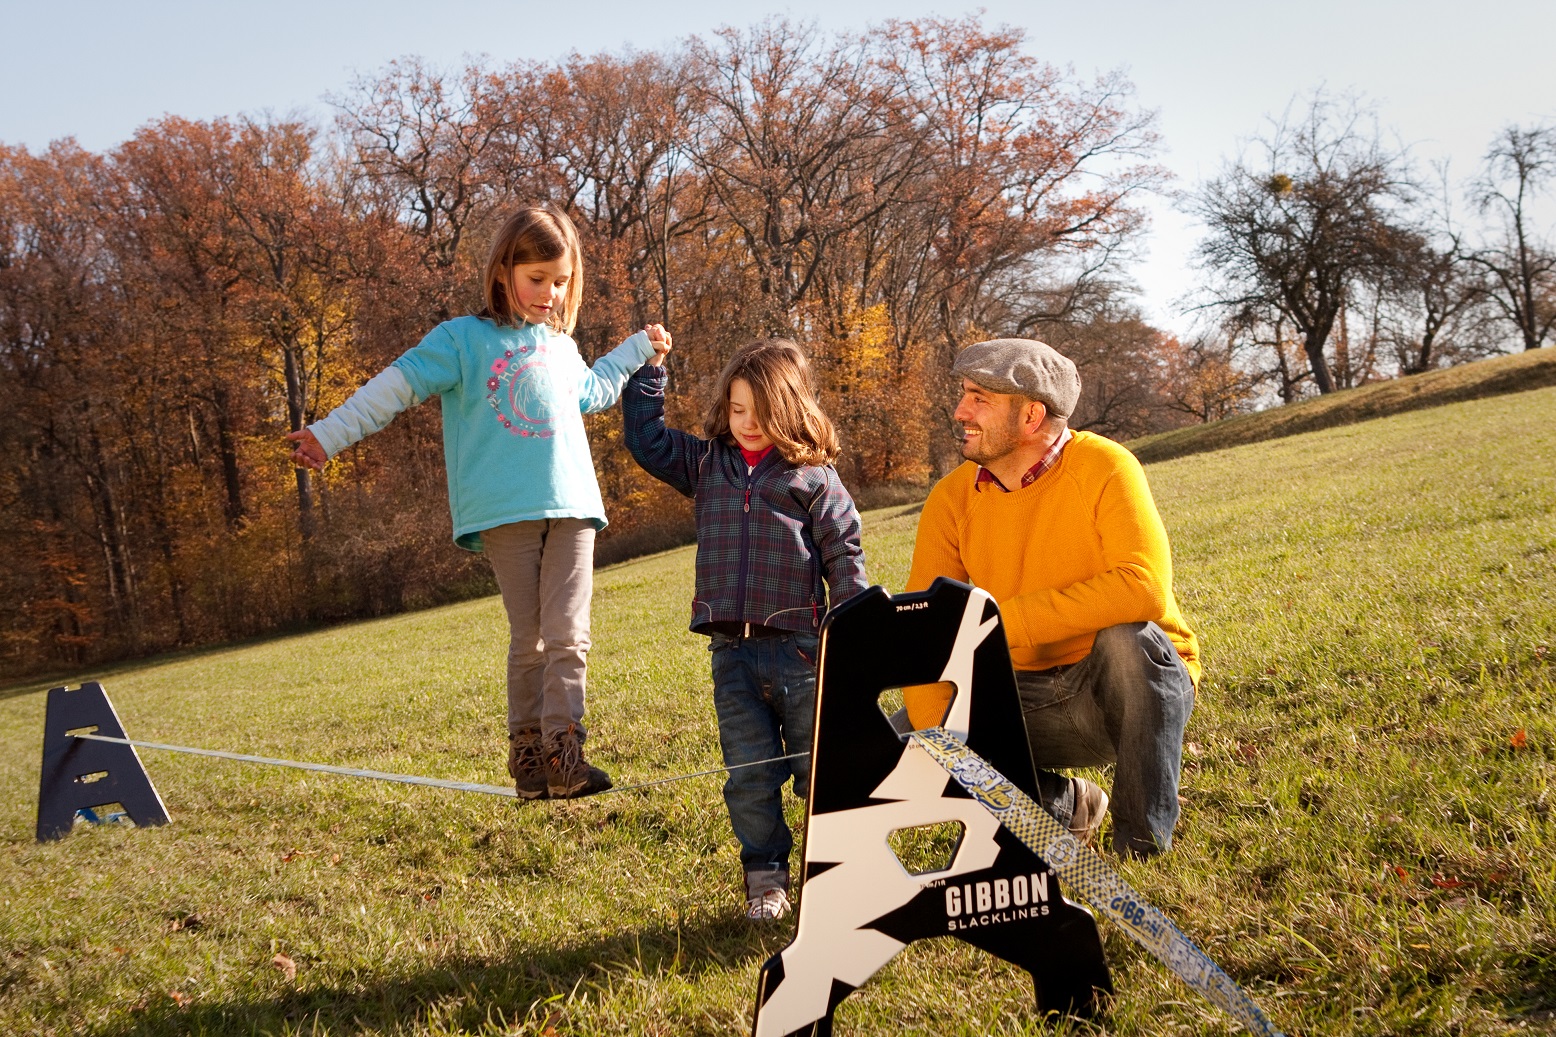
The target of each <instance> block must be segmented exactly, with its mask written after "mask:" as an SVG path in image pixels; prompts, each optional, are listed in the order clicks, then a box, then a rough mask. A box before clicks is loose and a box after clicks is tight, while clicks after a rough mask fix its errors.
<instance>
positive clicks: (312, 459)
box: [286, 429, 330, 471]
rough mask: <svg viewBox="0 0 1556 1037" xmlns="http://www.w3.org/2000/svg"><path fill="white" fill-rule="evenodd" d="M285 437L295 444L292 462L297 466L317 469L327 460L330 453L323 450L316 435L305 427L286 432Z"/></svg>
mask: <svg viewBox="0 0 1556 1037" xmlns="http://www.w3.org/2000/svg"><path fill="white" fill-rule="evenodd" d="M286 438H287V439H289V440H291V441H292V442H293V443H295V444H297V445H296V446H295V447H294V448H293V449H292V463H293V464H294V465H296V466H297V467H299V468H312V469H313V470H314V471H319V470H320V469H322V468H323V467H324V466H325V464H326V463H327V462H328V461H329V459H330V455H329V454H326V453H325V452H324V447H323V445H322V444H320V442H319V439H318V437H317V436H315V435H314V434H313V433H312V432H309V431H308V430H307V429H298V430H297V431H296V432H288V433H287V434H286Z"/></svg>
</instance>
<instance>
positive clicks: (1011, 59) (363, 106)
mask: <svg viewBox="0 0 1556 1037" xmlns="http://www.w3.org/2000/svg"><path fill="white" fill-rule="evenodd" d="M331 103H332V105H333V107H334V109H335V112H336V118H335V120H334V123H333V125H331V126H328V127H321V126H317V125H311V124H309V123H307V122H303V121H295V120H287V119H250V118H237V119H230V120H227V119H218V120H214V121H210V122H193V121H189V120H185V119H180V118H176V117H169V118H165V119H163V120H161V121H158V122H155V123H152V124H150V125H147V126H145V127H144V128H142V129H141V130H140V131H139V132H138V133H136V134H135V136H134V137H133V138H131V139H130V140H128V141H126V142H125V143H124V144H122V145H121V146H119V147H117V148H114V149H112V150H110V151H108V152H105V153H93V152H89V151H86V150H83V149H82V148H80V147H78V146H76V145H75V144H74V143H73V142H71V141H68V140H67V141H62V142H58V143H56V144H54V145H52V146H50V147H49V148H48V149H47V150H45V151H43V152H42V153H38V154H33V153H30V152H29V151H28V150H26V149H24V148H17V147H0V365H3V374H0V456H3V458H4V460H3V462H0V516H3V517H0V536H3V537H4V540H5V542H6V543H7V544H8V545H9V547H10V551H9V558H8V560H7V564H6V565H5V567H4V568H3V570H0V571H3V574H4V575H3V576H0V629H3V643H0V665H3V667H4V669H5V670H6V671H8V672H13V673H15V672H20V671H25V670H29V669H37V668H40V667H49V666H58V665H67V664H68V665H78V664H81V663H86V662H91V661H96V660H102V659H107V658H113V657H119V656H124V655H130V654H144V653H147V652H151V651H155V650H159V649H163V648H168V647H173V646H179V645H191V644H200V643H209V642H213V641H220V640H226V639H231V638H238V637H244V636H249V635H255V634H260V633H264V632H267V631H273V630H277V629H284V628H287V627H289V626H295V625H299V624H305V623H309V622H316V621H319V620H324V619H331V618H340V617H348V616H362V615H372V614H380V613H385V612H390V611H394V610H398V609H403V608H406V607H410V606H415V605H419V604H426V603H431V602H436V601H440V600H446V599H449V598H451V597H455V596H459V595H462V594H468V593H472V592H474V591H476V590H478V589H484V588H486V587H487V586H488V585H489V584H488V580H489V577H488V574H487V571H486V569H485V567H484V565H482V564H481V563H480V562H479V561H477V560H473V559H472V558H471V557H469V556H466V555H464V554H463V553H462V552H460V551H458V550H457V549H455V548H454V547H453V546H452V544H451V543H450V540H449V528H448V524H449V523H448V516H447V507H446V503H445V488H444V476H443V466H442V456H441V450H440V448H439V435H438V416H437V407H436V404H429V405H426V406H423V407H420V408H416V409H415V410H413V411H412V412H409V413H407V414H406V415H404V416H403V417H402V418H401V419H400V420H399V421H397V422H396V423H395V424H394V425H393V426H392V427H391V428H390V429H389V430H386V431H385V432H384V433H382V434H380V435H378V436H374V437H372V438H371V439H369V440H367V441H365V442H364V443H362V444H361V445H359V446H358V447H357V448H355V449H353V450H352V451H350V452H348V453H347V454H346V455H344V456H343V457H342V458H341V459H340V460H338V461H337V462H336V463H335V464H333V465H332V466H331V467H330V469H329V470H327V471H326V472H325V473H324V474H323V476H322V477H317V476H312V475H310V473H308V472H305V471H294V470H293V469H292V468H291V466H290V465H289V464H288V463H287V462H286V461H285V460H284V456H285V455H284V451H283V448H282V443H281V439H280V437H281V434H282V433H283V432H285V431H287V430H289V429H295V428H297V427H299V426H300V425H302V424H305V423H307V422H310V421H312V420H314V419H316V418H317V417H320V416H322V415H323V414H324V413H326V412H328V410H329V409H330V408H331V407H333V406H335V405H336V404H338V403H339V402H340V401H341V400H343V399H344V398H345V397H346V396H347V395H348V394H349V393H350V392H351V391H352V390H353V389H355V388H356V386H358V385H359V384H360V383H361V382H362V381H364V380H365V379H366V378H367V377H369V376H371V375H372V374H373V373H374V372H375V371H377V370H378V369H380V368H381V367H382V366H383V365H385V364H387V363H388V362H390V361H391V360H392V359H393V358H394V357H395V356H397V355H398V354H399V353H400V352H401V351H403V350H404V349H406V348H407V347H409V346H410V345H413V344H414V343H415V342H417V341H418V340H419V339H420V338H421V336H422V335H423V334H425V333H426V332H427V331H428V330H429V329H430V328H431V327H432V326H433V325H435V324H436V323H437V322H439V321H441V320H445V319H447V318H449V317H452V316H458V315H461V314H465V313H468V312H471V311H472V309H474V308H475V307H476V306H477V304H478V303H477V290H478V285H477V276H478V270H479V267H480V264H481V262H482V260H483V259H484V249H485V247H486V244H487V241H488V238H489V235H490V232H491V231H492V229H493V228H494V226H495V224H496V223H497V222H498V221H499V220H500V219H501V218H502V217H503V215H504V214H505V213H506V212H507V211H509V210H510V209H511V208H512V207H513V206H515V205H517V204H522V203H531V202H544V203H547V204H550V205H553V206H557V207H560V208H563V209H566V210H567V211H568V212H569V213H570V214H571V215H572V216H573V218H574V219H575V221H576V222H577V223H578V225H579V227H580V228H581V230H582V233H583V238H584V247H585V253H586V255H585V269H586V282H585V299H584V307H583V312H582V318H581V320H580V323H579V327H578V331H577V334H576V337H577V339H578V341H579V343H580V346H581V347H582V349H583V351H584V353H585V355H586V356H588V355H595V354H598V353H599V352H601V351H603V350H605V349H608V348H609V347H611V346H613V345H614V344H615V343H616V342H617V341H619V340H620V339H621V338H623V337H624V336H625V335H627V334H628V333H630V332H631V331H632V330H634V329H635V328H637V327H639V326H641V325H642V324H643V323H645V322H647V321H659V320H662V321H664V322H665V323H666V324H667V325H669V326H670V327H671V328H672V329H673V330H674V332H675V335H676V342H677V347H678V348H677V351H676V353H675V354H674V355H673V357H672V358H671V366H672V375H673V379H674V381H673V390H674V392H673V395H674V399H673V404H672V406H673V413H672V418H673V419H675V420H678V421H681V422H684V423H692V422H694V421H695V416H696V415H697V414H699V413H700V411H701V409H702V406H703V394H704V393H705V392H706V390H707V386H708V385H709V384H711V381H712V378H713V375H714V374H715V373H716V371H717V369H718V367H719V366H720V364H721V362H722V360H723V358H724V357H725V356H727V354H728V352H729V351H730V349H732V348H733V347H734V346H735V345H737V344H739V343H740V342H741V341H743V340H746V339H748V338H750V337H753V336H756V335H762V334H771V333H782V334H787V335H792V336H794V337H796V338H798V339H799V340H800V341H802V342H803V343H804V344H805V345H806V347H807V348H808V349H809V351H810V352H811V354H812V356H813V357H814V360H815V364H816V368H817V370H818V375H819V378H820V380H821V382H822V389H823V395H824V397H825V400H826V403H827V405H828V406H829V408H830V410H831V413H832V414H833V416H834V418H835V419H836V420H837V423H838V425H839V426H840V431H841V432H842V435H843V437H844V439H845V442H846V455H845V457H844V458H843V460H842V462H841V465H840V468H841V471H842V474H843V476H844V478H845V479H846V480H847V481H848V482H849V483H850V485H852V486H853V487H855V488H856V489H861V490H867V489H868V488H870V487H874V486H881V485H891V484H900V483H908V484H923V483H924V482H925V481H927V480H928V479H929V477H930V476H931V475H933V474H935V473H937V472H939V471H941V470H943V469H945V468H946V467H947V466H948V465H949V464H950V463H951V461H952V459H953V458H954V444H953V443H952V442H951V440H950V437H949V435H948V428H949V411H950V409H951V407H952V405H953V403H954V396H953V395H952V394H951V393H950V392H949V389H948V386H947V384H946V371H947V369H948V368H949V365H950V358H951V357H952V356H953V355H954V354H955V352H956V351H957V350H958V349H959V348H960V347H961V346H962V345H964V344H966V343H968V342H971V341H975V340H977V339H979V338H983V337H987V336H989V335H994V334H1041V335H1045V336H1047V337H1048V338H1050V339H1051V340H1053V341H1055V342H1056V344H1060V345H1061V346H1063V347H1064V348H1068V349H1071V350H1073V351H1074V352H1075V355H1076V356H1077V359H1078V360H1080V361H1081V362H1082V364H1083V366H1085V367H1086V369H1087V383H1088V387H1089V388H1088V393H1089V395H1088V398H1087V402H1086V407H1087V410H1086V411H1085V412H1084V414H1083V415H1082V416H1081V419H1080V420H1081V421H1082V422H1083V423H1087V424H1089V425H1090V426H1091V427H1095V428H1099V429H1101V430H1103V431H1107V432H1110V433H1112V434H1114V435H1122V436H1127V435H1130V434H1134V433H1137V432H1140V431H1145V430H1148V429H1149V428H1152V427H1160V426H1161V425H1162V424H1164V423H1166V424H1171V423H1173V422H1174V421H1177V420H1181V419H1180V418H1174V417H1172V416H1170V412H1169V408H1168V405H1167V403H1166V398H1165V397H1164V396H1163V395H1162V394H1161V393H1160V392H1159V381H1160V378H1159V376H1160V372H1161V369H1162V364H1163V360H1162V358H1163V356H1164V355H1165V353H1164V351H1165V350H1168V349H1169V348H1170V346H1171V345H1172V343H1171V342H1170V340H1168V339H1167V338H1166V337H1165V336H1162V335H1161V334H1160V333H1158V332H1157V331H1156V330H1155V329H1152V328H1150V327H1149V326H1147V325H1146V324H1144V322H1142V321H1141V320H1140V319H1139V316H1138V314H1137V313H1136V312H1134V311H1133V310H1132V309H1131V308H1130V307H1129V305H1128V304H1127V301H1126V298H1125V296H1124V294H1123V293H1122V292H1121V290H1120V289H1119V286H1118V284H1117V282H1116V280H1115V277H1116V275H1115V271H1114V267H1115V265H1116V264H1115V262H1114V259H1115V257H1116V256H1117V255H1118V253H1119V251H1120V249H1122V248H1124V247H1125V246H1126V245H1127V243H1128V242H1129V240H1130V238H1131V235H1132V234H1134V233H1135V232H1136V231H1137V230H1138V229H1139V226H1140V215H1139V213H1138V211H1137V209H1136V208H1135V207H1134V200H1135V198H1136V197H1137V194H1138V192H1140V191H1142V190H1144V189H1148V188H1151V187H1154V186H1156V185H1158V184H1159V183H1160V182H1161V181H1162V179H1163V174H1162V173H1161V171H1160V170H1159V169H1158V168H1157V167H1156V166H1155V165H1153V164H1152V162H1151V155H1152V152H1153V149H1154V147H1155V144H1156V140H1155V135H1154V132H1153V129H1152V117H1151V115H1150V114H1149V113H1146V112H1144V111H1142V110H1141V109H1139V108H1138V107H1137V106H1136V105H1135V103H1134V101H1133V99H1132V97H1131V91H1130V87H1129V85H1128V84H1127V83H1126V82H1125V81H1124V80H1122V79H1121V78H1119V77H1117V76H1113V77H1104V78H1101V79H1097V80H1082V79H1078V78H1075V77H1073V76H1070V75H1067V74H1064V73H1061V72H1060V71H1058V70H1056V69H1054V68H1052V67H1050V66H1048V65H1045V64H1043V63H1041V62H1039V61H1037V60H1036V59H1034V58H1033V57H1032V56H1031V55H1030V54H1028V53H1027V51H1026V49H1025V46H1024V43H1023V40H1022V37H1021V34H1020V33H1018V32H1016V31H1012V30H1006V29H999V30H991V29H988V28H986V27H984V26H983V25H982V24H981V23H980V22H979V20H977V19H976V18H971V19H961V20H937V19H927V20H923V21H917V22H892V23H888V24H886V25H884V26H882V27H880V28H878V29H875V30H871V31H869V32H866V33H864V34H861V35H857V36H846V37H830V36H825V35H823V34H820V33H818V32H817V31H815V30H814V29H810V28H806V27H803V26H796V25H793V24H791V23H788V22H783V21H772V22H767V23H764V24H762V25H758V26H756V27H754V28H752V29H750V30H746V31H735V30H727V31H722V32H719V33H716V34H713V35H711V36H709V37H706V38H702V39H693V40H691V41H689V42H688V43H686V44H685V45H684V46H682V47H680V48H677V49H675V50H674V51H670V52H641V53H640V52H632V53H625V54H600V55H594V56H587V57H585V56H577V55H575V56H573V57H570V58H568V59H566V60H563V61H559V62H551V63H548V62H524V63H519V64H514V65H508V66H503V67H494V66H491V65H488V64H483V63H472V64H470V65H469V66H468V67H465V68H461V69H457V70H454V71H445V70H437V69H433V68H429V67H427V66H425V65H424V64H422V63H420V62H418V61H416V60H404V61H399V62H395V63H392V64H390V65H389V66H387V67H386V68H385V69H383V70H382V71H381V72H380V73H379V74H377V75H375V76H371V77H367V78H364V79H362V80H361V81H358V82H356V83H354V84H352V85H351V86H350V87H349V88H348V89H347V90H345V91H344V92H343V93H341V94H340V95H339V96H336V97H333V98H331ZM591 420H592V425H591V436H592V439H593V443H594V454H595V458H596V463H597V465H598V469H599V475H600V481H601V485H602V488H603V490H604V492H605V496H606V500H607V503H608V507H609V511H610V515H611V517H612V525H611V527H610V529H609V530H608V531H607V537H606V538H605V540H603V541H602V546H601V553H602V556H608V555H609V553H610V552H612V551H614V552H617V553H618V554H619V553H620V552H622V551H624V550H626V549H628V548H629V547H631V546H634V545H637V546H649V545H653V544H656V543H662V542H665V538H666V537H667V536H668V535H671V534H672V533H674V532H676V531H679V530H682V529H684V527H685V522H686V509H685V506H684V504H683V503H682V502H680V501H679V499H678V498H675V497H674V496H673V495H671V494H669V493H668V492H667V491H665V490H663V489H662V488H660V487H658V486H657V485H656V484H654V483H653V482H652V481H651V480H649V479H647V478H645V477H643V476H642V475H641V473H640V472H639V471H638V470H637V469H636V467H635V466H634V465H633V464H632V462H631V461H630V459H629V458H628V456H627V454H626V453H625V451H624V450H623V449H622V448H621V446H620V442H619V440H620V434H619V418H618V417H617V415H615V414H608V415H603V416H600V417H598V418H596V419H591Z"/></svg>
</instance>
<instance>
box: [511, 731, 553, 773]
mask: <svg viewBox="0 0 1556 1037" xmlns="http://www.w3.org/2000/svg"><path fill="white" fill-rule="evenodd" d="M513 753H514V759H516V760H517V761H518V763H519V766H520V767H522V768H524V769H525V770H537V769H539V768H541V767H544V766H545V763H546V756H545V753H544V752H542V751H541V748H540V739H539V738H520V739H514V742H513Z"/></svg>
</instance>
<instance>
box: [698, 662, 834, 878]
mask: <svg viewBox="0 0 1556 1037" xmlns="http://www.w3.org/2000/svg"><path fill="white" fill-rule="evenodd" d="M816 648H817V638H816V636H815V635H814V634H800V633H795V634H784V635H783V636H781V637H729V636H727V635H724V634H714V635H713V641H712V643H711V644H709V645H708V650H709V651H710V652H712V653H713V708H714V710H715V711H716V712H717V713H718V718H719V747H720V748H721V749H722V750H723V752H724V765H725V766H726V767H733V766H735V765H737V764H742V763H752V762H754V761H756V760H771V759H773V758H775V757H779V756H787V755H788V754H790V753H808V752H810V749H811V744H810V743H811V727H812V725H813V724H814V723H815V715H816ZM790 775H793V776H794V794H795V795H796V796H799V797H800V798H801V799H803V798H805V796H806V795H808V794H809V791H810V757H809V756H803V757H801V758H799V759H797V760H780V761H779V762H776V763H767V764H763V765H761V766H758V767H741V768H740V769H739V770H732V771H730V772H729V778H728V780H726V781H725V782H724V804H725V806H727V807H728V808H729V820H730V824H731V825H732V826H733V827H734V829H735V838H736V839H738V840H740V863H741V864H742V865H743V866H744V868H745V870H746V871H788V869H789V853H790V851H791V850H793V848H794V837H793V836H792V835H791V834H790V833H789V826H788V824H787V822H785V821H784V819H783V785H784V782H786V781H788V780H789V776H790Z"/></svg>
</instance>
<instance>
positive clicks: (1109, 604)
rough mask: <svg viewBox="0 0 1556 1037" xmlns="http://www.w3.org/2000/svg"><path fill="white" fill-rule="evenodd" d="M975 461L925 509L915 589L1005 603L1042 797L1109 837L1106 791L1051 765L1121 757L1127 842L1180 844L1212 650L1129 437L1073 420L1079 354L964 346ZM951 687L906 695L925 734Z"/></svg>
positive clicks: (1075, 823)
mask: <svg viewBox="0 0 1556 1037" xmlns="http://www.w3.org/2000/svg"><path fill="white" fill-rule="evenodd" d="M953 372H954V373H955V374H957V375H960V376H961V379H962V398H961V402H960V403H959V404H958V405H957V408H956V414H955V418H956V420H957V421H958V422H959V423H960V424H961V426H962V429H963V438H962V456H963V457H965V458H967V459H968V460H969V461H971V462H973V463H972V464H964V465H962V466H961V467H959V468H957V469H956V470H955V471H953V472H952V473H951V474H949V475H947V476H946V477H945V478H944V479H941V480H940V482H939V483H937V484H936V485H935V488H934V490H933V491H931V493H930V495H929V499H928V500H927V501H926V502H925V504H924V511H923V515H922V516H921V517H920V519H919V526H918V539H917V541H916V542H915V544H914V547H913V569H912V573H911V575H910V576H909V578H908V586H907V589H908V590H910V591H916V590H923V589H925V588H927V587H928V586H929V585H930V583H931V582H933V580H934V578H935V577H937V576H949V577H951V578H952V579H956V580H962V581H965V582H968V583H972V584H974V585H976V586H978V587H981V588H982V589H984V590H986V591H988V592H989V593H990V594H991V595H993V597H994V600H995V601H997V602H998V603H999V606H1000V612H1001V615H1002V617H1003V619H1004V623H1005V636H1006V638H1007V639H1008V640H1009V642H1010V658H1011V663H1012V664H1013V665H1014V667H1015V670H1016V684H1017V687H1018V688H1019V690H1020V694H1021V708H1022V712H1023V714H1024V716H1025V719H1026V727H1027V739H1028V741H1030V742H1031V745H1032V760H1033V762H1034V763H1035V764H1036V765H1037V767H1038V788H1039V791H1040V794H1041V796H1042V800H1043V806H1044V807H1045V808H1046V809H1047V810H1048V811H1049V812H1050V813H1051V814H1053V815H1054V817H1055V818H1057V819H1058V820H1059V821H1060V822H1061V823H1064V824H1068V825H1069V827H1070V831H1071V832H1073V833H1074V834H1075V835H1076V836H1077V837H1078V838H1081V839H1083V840H1089V839H1090V838H1092V837H1093V836H1095V834H1096V831H1097V829H1098V827H1099V826H1100V825H1101V823H1102V817H1103V814H1104V813H1105V812H1106V810H1107V806H1108V797H1107V795H1106V794H1104V793H1103V791H1102V790H1101V789H1100V788H1098V787H1097V786H1096V785H1094V784H1092V783H1091V782H1089V781H1085V780H1084V779H1081V778H1066V777H1063V776H1061V775H1058V774H1054V773H1053V772H1052V771H1051V770H1048V769H1046V768H1055V767H1090V766H1097V765H1101V764H1107V763H1113V764H1116V768H1115V770H1114V776H1113V848H1114V849H1115V850H1116V851H1118V852H1119V853H1123V854H1128V855H1132V856H1137V857H1147V856H1150V855H1152V854H1156V853H1160V852H1161V851H1163V850H1166V849H1168V848H1169V847H1170V846H1171V845H1172V830H1173V826H1174V825H1175V824H1176V823H1177V820H1178V771H1179V767H1180V764H1181V761H1182V753H1183V729H1184V725H1185V724H1187V723H1188V719H1189V713H1190V712H1191V711H1192V710H1193V708H1194V687H1195V685H1196V684H1197V683H1198V681H1199V672H1200V671H1199V648H1198V643H1197V641H1196V640H1195V637H1194V632H1193V631H1192V630H1190V629H1189V627H1188V625H1187V624H1186V623H1184V621H1183V616H1182V614H1181V613H1179V611H1178V603H1177V601H1176V600H1175V599H1174V598H1173V593H1172V555H1171V551H1170V549H1169V548H1168V545H1167V532H1166V530H1165V529H1164V528H1163V527H1162V520H1161V516H1160V515H1158V514H1157V511H1156V503H1155V501H1153V500H1152V499H1151V491H1150V488H1149V487H1148V486H1147V485H1146V481H1145V472H1144V471H1143V470H1142V469H1141V467H1140V463H1139V462H1138V461H1136V460H1135V458H1134V455H1133V454H1131V453H1130V452H1129V451H1127V450H1125V449H1124V448H1123V447H1121V446H1119V445H1118V444H1116V443H1114V442H1112V441H1111V440H1108V439H1105V438H1103V437H1102V436H1098V435H1094V434H1092V433H1089V432H1072V431H1071V430H1070V429H1069V427H1068V426H1067V421H1068V419H1069V416H1070V414H1071V412H1072V411H1073V410H1074V409H1075V404H1076V401H1077V400H1078V399H1079V397H1080V377H1079V375H1078V374H1077V373H1076V370H1075V365H1074V364H1073V363H1072V362H1071V361H1070V360H1069V359H1068V358H1066V357H1064V356H1062V355H1060V354H1059V353H1058V352H1056V351H1055V350H1054V349H1052V348H1050V347H1049V346H1047V345H1045V344H1044V343H1042V342H1037V341H1033V340H1031V339H998V340H995V341H992V342H980V343H978V344H977V345H973V346H969V347H967V348H966V349H964V350H963V351H962V352H961V354H960V355H959V356H958V357H957V359H956V365H955V367H954V368H953ZM940 687H941V686H939V685H932V686H929V687H927V688H911V689H907V690H905V692H904V698H905V700H906V704H907V707H908V716H909V719H910V720H911V721H912V723H913V726H914V727H915V728H922V727H929V726H931V725H934V724H938V723H939V722H940V721H941V719H942V718H943V717H944V716H945V712H946V708H947V706H948V705H949V696H948V693H945V692H942V691H940V690H938V689H940Z"/></svg>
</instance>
